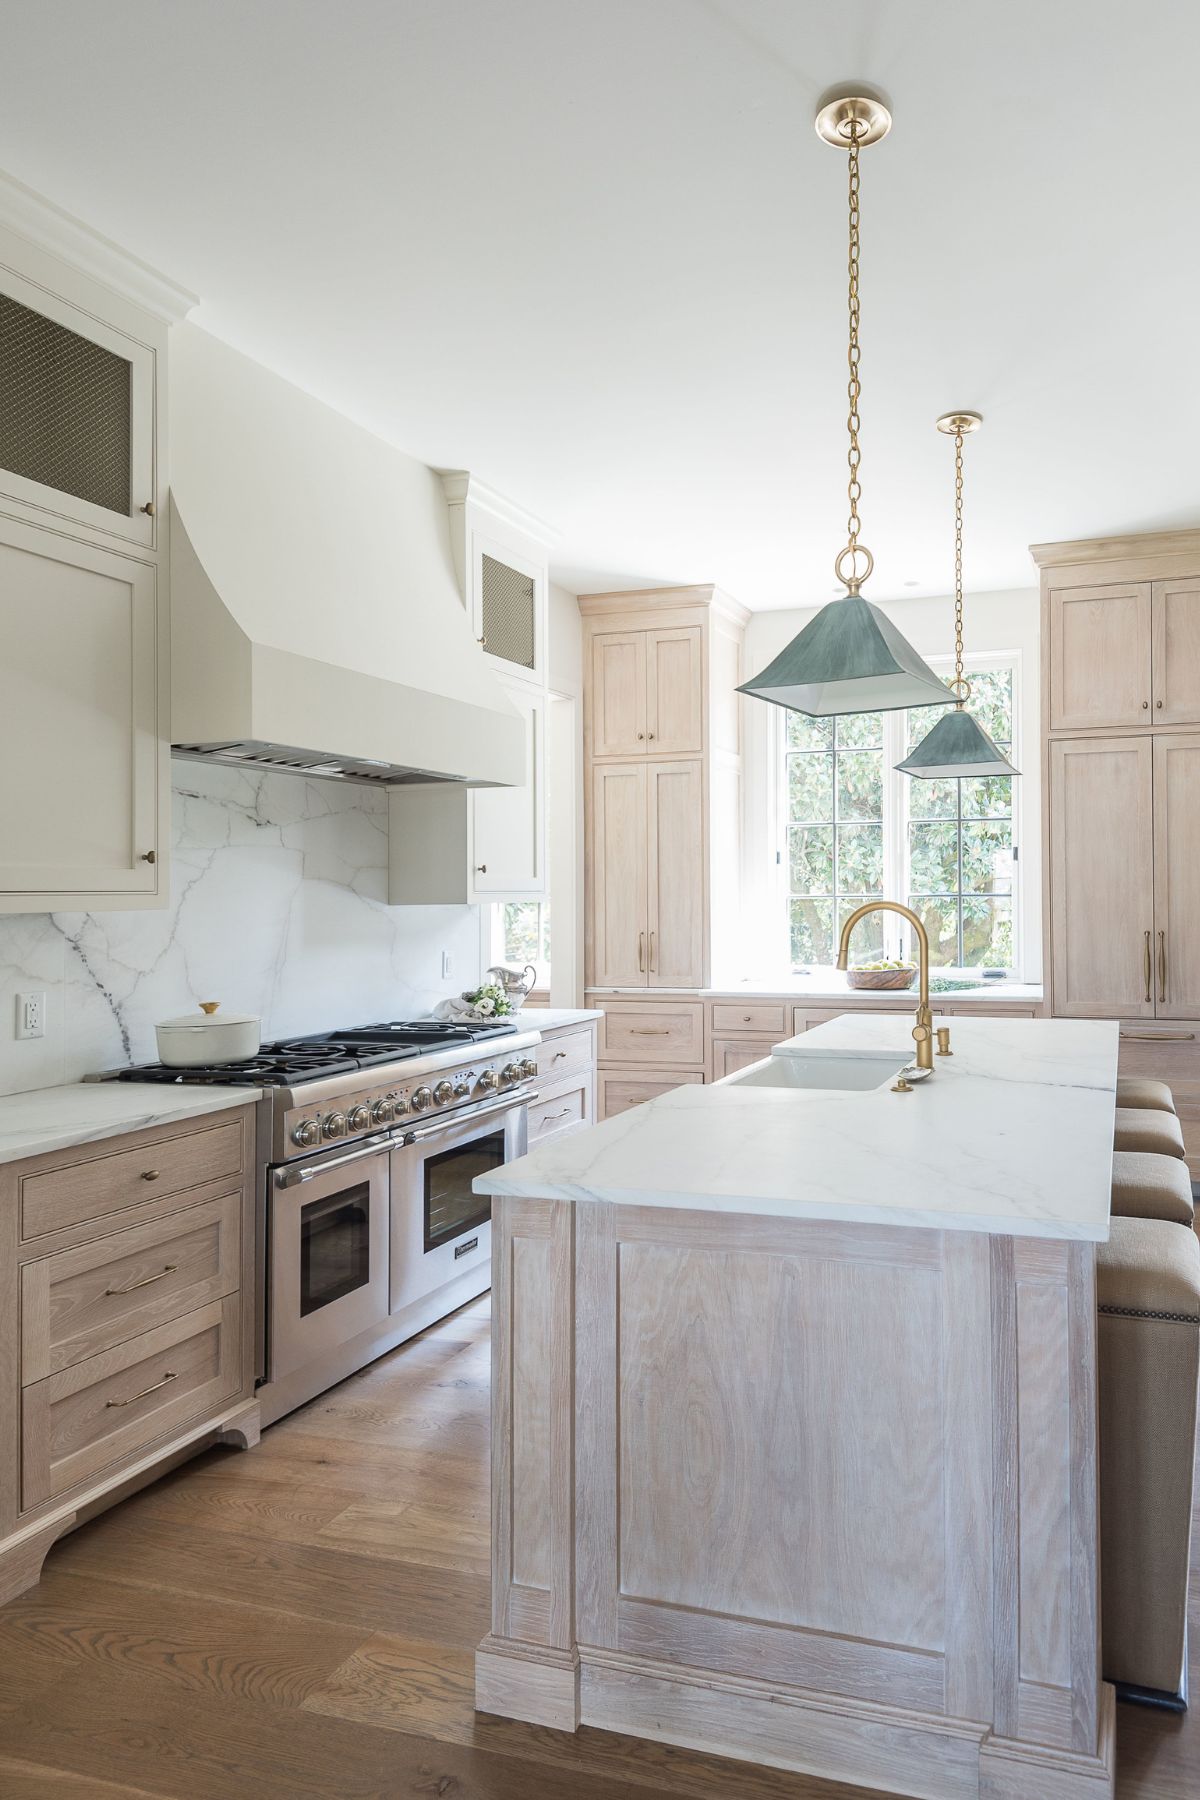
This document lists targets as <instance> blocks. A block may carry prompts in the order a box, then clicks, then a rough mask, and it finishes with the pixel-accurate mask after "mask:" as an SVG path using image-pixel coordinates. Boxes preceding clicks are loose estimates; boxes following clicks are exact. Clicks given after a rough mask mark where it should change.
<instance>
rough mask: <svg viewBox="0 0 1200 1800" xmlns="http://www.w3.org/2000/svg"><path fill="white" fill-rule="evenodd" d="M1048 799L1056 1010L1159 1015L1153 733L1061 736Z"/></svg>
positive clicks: (1077, 1014) (1053, 752)
mask: <svg viewBox="0 0 1200 1800" xmlns="http://www.w3.org/2000/svg"><path fill="white" fill-rule="evenodd" d="M1049 803H1050V871H1051V873H1050V915H1051V919H1052V922H1053V923H1052V932H1053V964H1054V1010H1055V1012H1056V1013H1057V1014H1058V1015H1059V1016H1060V1017H1067V1018H1081V1017H1082V1018H1086V1017H1089V1016H1090V1017H1093V1018H1095V1017H1098V1016H1104V1015H1109V1016H1112V1017H1117V1018H1153V1016H1154V990H1153V974H1154V970H1153V960H1154V741H1153V739H1152V738H1150V737H1130V738H1058V739H1055V740H1054V742H1053V743H1052V744H1051V746H1050V793H1049Z"/></svg>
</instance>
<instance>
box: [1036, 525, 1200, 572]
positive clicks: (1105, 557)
mask: <svg viewBox="0 0 1200 1800" xmlns="http://www.w3.org/2000/svg"><path fill="white" fill-rule="evenodd" d="M1029 554H1030V556H1032V558H1033V560H1034V562H1035V563H1036V564H1037V566H1038V568H1039V569H1053V568H1058V567H1061V566H1064V565H1069V564H1072V563H1104V562H1122V561H1125V560H1126V559H1128V558H1131V557H1143V556H1192V557H1198V558H1200V530H1188V531H1131V532H1126V533H1123V534H1122V535H1121V536H1120V537H1101V538H1078V539H1076V540H1075V541H1074V542H1068V543H1061V544H1030V546H1029Z"/></svg>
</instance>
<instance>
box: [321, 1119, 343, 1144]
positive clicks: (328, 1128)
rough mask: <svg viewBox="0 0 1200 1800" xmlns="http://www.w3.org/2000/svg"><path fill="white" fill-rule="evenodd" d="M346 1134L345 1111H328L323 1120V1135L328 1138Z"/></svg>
mask: <svg viewBox="0 0 1200 1800" xmlns="http://www.w3.org/2000/svg"><path fill="white" fill-rule="evenodd" d="M345 1135H346V1115H345V1113H326V1114H325V1117H324V1118H323V1119H322V1120H321V1136H322V1137H327V1138H340V1137H345Z"/></svg>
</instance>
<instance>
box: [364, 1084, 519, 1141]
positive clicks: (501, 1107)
mask: <svg viewBox="0 0 1200 1800" xmlns="http://www.w3.org/2000/svg"><path fill="white" fill-rule="evenodd" d="M537 1098H538V1096H537V1094H535V1093H522V1094H505V1095H504V1096H503V1098H502V1099H500V1100H493V1101H492V1102H491V1104H490V1105H489V1106H480V1107H478V1108H474V1107H473V1108H472V1109H471V1111H470V1112H467V1111H466V1110H465V1109H464V1111H462V1112H459V1113H450V1114H448V1115H447V1116H446V1117H444V1118H441V1119H431V1120H430V1122H429V1124H428V1125H423V1126H422V1127H421V1129H420V1130H419V1131H406V1132H405V1133H404V1136H403V1137H399V1136H397V1137H395V1138H393V1140H392V1142H393V1143H394V1144H395V1146H396V1148H397V1149H400V1148H401V1146H404V1147H405V1148H407V1146H408V1145H409V1144H419V1143H421V1142H422V1141H423V1139H425V1138H430V1137H436V1136H437V1134H438V1132H440V1131H448V1130H449V1129H450V1127H451V1126H452V1125H455V1124H464V1123H468V1122H469V1123H470V1124H472V1125H473V1124H474V1123H475V1120H476V1119H486V1118H487V1116H488V1114H489V1113H500V1112H515V1111H516V1109H517V1107H518V1106H528V1105H529V1104H530V1102H531V1101H534V1100H536V1099H537Z"/></svg>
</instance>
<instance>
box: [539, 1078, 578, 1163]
mask: <svg viewBox="0 0 1200 1800" xmlns="http://www.w3.org/2000/svg"><path fill="white" fill-rule="evenodd" d="M587 1101H588V1090H587V1085H586V1084H585V1083H581V1084H580V1086H579V1087H569V1088H567V1089H566V1091H565V1093H561V1094H549V1095H547V1097H546V1098H545V1099H544V1100H538V1101H535V1102H534V1104H533V1105H532V1106H531V1107H530V1108H529V1148H530V1149H531V1150H532V1149H533V1148H534V1146H535V1145H536V1144H544V1143H545V1142H546V1141H547V1139H548V1138H553V1137H558V1136H559V1134H560V1133H561V1132H564V1131H571V1130H574V1129H575V1128H576V1127H577V1126H579V1125H587V1124H589V1123H590V1120H589V1119H588V1103H587Z"/></svg>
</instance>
